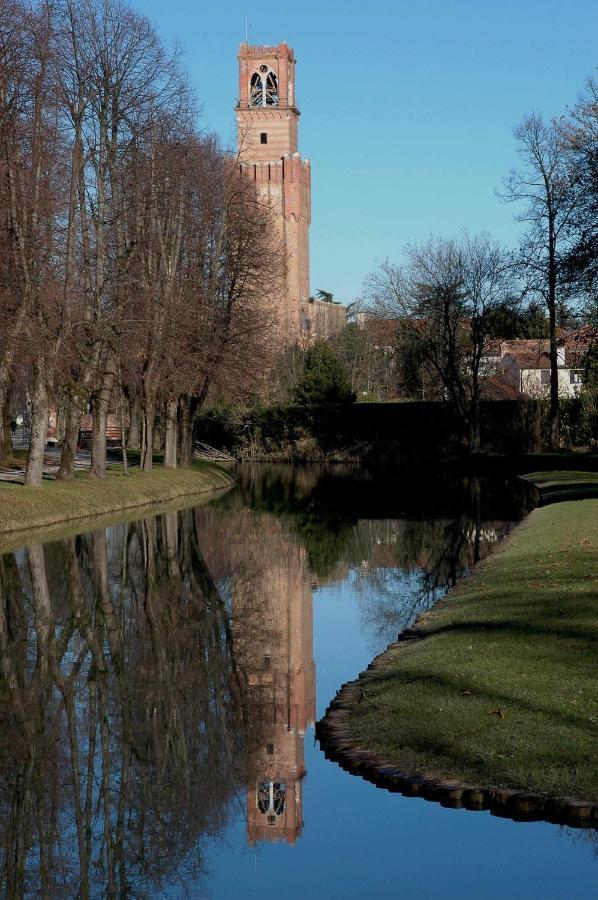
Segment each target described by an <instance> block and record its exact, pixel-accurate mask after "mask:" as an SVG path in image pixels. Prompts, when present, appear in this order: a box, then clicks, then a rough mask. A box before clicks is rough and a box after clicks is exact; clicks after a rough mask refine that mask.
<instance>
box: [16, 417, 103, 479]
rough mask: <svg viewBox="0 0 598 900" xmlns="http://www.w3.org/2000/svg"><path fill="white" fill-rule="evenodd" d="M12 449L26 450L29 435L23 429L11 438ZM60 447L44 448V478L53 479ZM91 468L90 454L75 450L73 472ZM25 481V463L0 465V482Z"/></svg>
mask: <svg viewBox="0 0 598 900" xmlns="http://www.w3.org/2000/svg"><path fill="white" fill-rule="evenodd" d="M12 445H13V448H14V449H15V450H26V449H27V448H28V446H29V434H28V433H26V432H25V430H24V429H23V428H17V433H16V434H15V435H14V437H13V441H12ZM61 452H62V450H61V448H60V447H46V450H45V453H44V478H54V476H55V475H56V473H57V472H58V469H59V467H60V454H61ZM90 466H91V453H90V452H89V450H77V455H76V457H75V471H78V472H85V471H89V468H90ZM24 479H25V461H24V460H23V462H22V463H15V464H12V465H8V464H6V463H0V481H14V482H17V483H21V484H22V483H23V481H24Z"/></svg>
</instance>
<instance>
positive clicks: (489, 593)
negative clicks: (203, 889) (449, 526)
mask: <svg viewBox="0 0 598 900" xmlns="http://www.w3.org/2000/svg"><path fill="white" fill-rule="evenodd" d="M567 474H570V473H558V478H559V480H560V478H561V476H564V475H567ZM550 475H551V476H552V473H550ZM583 477H584V478H585V477H586V473H583ZM539 480H540V479H539V478H538V481H539ZM546 480H550V479H546ZM421 628H422V630H423V631H424V633H425V634H426V637H425V639H424V640H421V641H415V642H413V643H412V644H409V645H406V646H403V647H402V648H401V649H399V650H396V651H394V653H393V662H392V666H391V668H390V669H383V670H380V671H379V672H378V673H377V674H376V677H375V678H374V679H373V680H372V681H369V682H368V687H367V694H368V697H369V699H370V700H371V701H372V702H371V703H361V704H359V705H358V706H357V707H356V708H354V710H353V711H352V713H351V719H350V723H351V728H352V730H353V731H354V733H355V735H356V737H357V738H358V742H359V745H360V746H361V747H367V748H369V749H372V750H375V751H377V752H379V753H380V754H381V755H382V756H383V758H384V759H387V760H389V761H392V762H393V764H395V765H397V766H399V767H400V768H401V769H402V770H403V771H406V772H410V773H413V774H426V775H431V776H442V777H449V778H458V779H460V780H461V781H464V782H466V783H468V784H471V785H483V786H486V787H510V788H518V789H523V790H531V791H535V792H540V793H545V794H549V795H553V796H575V797H578V798H580V799H584V800H596V799H598V500H595V499H584V500H577V501H573V502H563V503H559V504H555V505H551V506H545V507H542V508H540V509H536V510H535V511H534V512H532V513H531V515H530V516H529V517H528V518H527V519H526V520H525V521H524V522H523V523H522V524H521V525H520V526H519V527H518V528H517V529H516V530H515V532H514V533H513V534H512V535H511V537H510V538H509V539H508V540H507V541H506V542H505V544H503V545H502V546H501V547H500V548H498V550H497V552H496V553H495V554H494V555H493V556H491V557H489V558H488V559H486V560H485V561H484V562H483V563H481V564H480V565H479V566H478V567H477V568H476V569H475V571H474V573H473V574H472V575H471V576H470V577H469V578H467V579H465V580H464V581H463V582H461V584H459V585H458V586H457V587H456V588H455V589H454V590H453V591H451V593H450V595H449V596H448V597H447V598H446V599H445V600H443V601H442V602H441V603H439V604H438V605H437V606H436V607H435V608H434V609H433V610H432V611H430V612H429V613H428V614H427V615H426V616H424V618H423V620H422V621H421Z"/></svg>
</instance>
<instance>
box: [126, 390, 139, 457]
mask: <svg viewBox="0 0 598 900" xmlns="http://www.w3.org/2000/svg"><path fill="white" fill-rule="evenodd" d="M139 417H140V404H139V397H133V398H132V399H131V400H130V401H129V436H128V439H127V447H128V448H129V450H139Z"/></svg>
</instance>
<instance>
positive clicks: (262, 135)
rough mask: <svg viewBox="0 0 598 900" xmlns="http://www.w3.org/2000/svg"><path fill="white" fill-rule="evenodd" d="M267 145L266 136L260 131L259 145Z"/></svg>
mask: <svg viewBox="0 0 598 900" xmlns="http://www.w3.org/2000/svg"><path fill="white" fill-rule="evenodd" d="M267 143H268V135H267V134H266V132H265V131H262V133H261V134H260V144H267Z"/></svg>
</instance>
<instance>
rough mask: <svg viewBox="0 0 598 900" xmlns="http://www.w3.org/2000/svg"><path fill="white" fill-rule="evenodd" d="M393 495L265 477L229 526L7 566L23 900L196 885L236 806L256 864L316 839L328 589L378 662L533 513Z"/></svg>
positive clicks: (232, 508)
mask: <svg viewBox="0 0 598 900" xmlns="http://www.w3.org/2000/svg"><path fill="white" fill-rule="evenodd" d="M392 490H393V491H395V494H394V495H393V493H392V491H389V487H388V485H385V488H384V490H381V489H380V487H379V485H378V484H377V483H376V482H375V480H372V479H371V478H370V477H369V476H367V475H365V474H363V473H354V472H351V471H348V472H344V471H342V470H337V471H336V472H334V473H333V474H330V473H329V472H328V471H326V470H317V469H315V468H314V469H302V470H291V469H284V468H278V469H271V470H265V471H262V472H261V473H260V474H259V475H258V476H257V477H256V475H255V473H251V472H249V473H244V475H243V478H242V481H241V484H240V486H239V489H238V490H237V491H236V492H234V493H233V494H230V495H228V496H227V497H225V498H223V500H222V501H221V502H220V503H219V504H218V505H216V506H208V507H198V508H194V509H187V510H183V511H181V512H178V513H174V512H173V513H168V514H165V515H162V516H159V517H154V518H146V519H143V520H141V521H139V522H135V523H132V524H121V525H118V526H116V527H114V528H110V529H108V530H101V531H95V532H90V533H87V534H83V535H79V536H77V537H76V538H69V539H65V540H62V541H57V542H54V543H50V544H46V545H43V546H42V545H39V544H38V545H33V546H30V547H27V548H23V549H20V550H18V551H16V552H14V553H10V554H6V555H4V556H2V557H1V559H0V589H1V594H2V604H0V667H1V668H0V709H1V712H0V724H1V726H2V727H1V737H0V840H1V851H0V852H1V857H2V858H1V865H2V888H3V892H4V893H5V895H6V896H7V897H10V898H13V897H15V898H16V897H22V896H44V897H62V896H64V897H74V896H81V897H84V898H86V897H90V896H94V895H99V894H102V895H103V894H106V895H107V896H110V897H114V896H117V895H119V896H129V895H131V894H134V895H141V896H143V895H151V894H153V893H154V892H156V891H157V890H159V889H162V888H166V887H167V886H168V885H171V884H172V883H174V882H177V883H179V884H180V883H190V882H191V881H196V880H197V879H201V876H202V873H203V871H204V868H205V866H204V859H205V848H206V846H207V844H208V843H209V842H210V841H211V840H212V839H214V838H215V837H216V836H217V835H219V834H221V833H222V832H223V831H224V830H225V829H226V827H227V825H228V823H229V822H230V820H231V817H233V816H234V815H236V813H237V810H238V804H239V803H241V804H242V806H243V808H244V814H245V821H246V837H247V841H248V842H249V844H253V843H256V842H261V841H285V842H288V843H291V844H292V843H294V842H295V841H296V840H297V839H298V838H299V837H300V836H301V833H302V828H303V804H302V791H303V783H302V780H303V777H304V775H305V762H304V738H305V733H306V730H307V729H308V728H309V726H310V725H312V724H313V721H314V718H315V665H314V660H313V643H312V642H313V609H312V603H313V591H314V589H318V588H319V587H321V586H322V585H325V584H328V585H329V584H332V583H334V582H345V581H347V580H348V579H353V580H354V581H355V583H356V585H357V587H358V590H359V595H360V598H361V604H362V613H363V623H364V627H365V628H366V629H367V631H368V634H369V636H370V639H371V642H372V644H373V646H374V647H375V649H379V648H380V646H381V645H383V644H384V643H385V642H387V641H388V640H391V639H393V638H394V637H395V636H396V632H397V630H398V629H400V628H402V627H404V626H405V625H407V624H409V622H410V621H411V620H412V619H413V618H414V616H415V615H416V614H417V612H418V611H420V610H421V609H424V608H426V607H427V606H429V605H430V604H431V603H432V602H434V600H435V599H437V597H439V596H440V595H442V593H444V592H445V591H446V589H447V587H448V586H450V585H451V584H453V583H454V582H455V580H456V579H457V578H458V577H459V576H460V575H461V574H462V572H463V571H465V570H466V569H467V568H468V567H469V566H470V565H471V564H472V563H473V562H475V561H476V560H477V559H479V558H480V556H482V555H484V554H485V553H486V552H488V550H489V549H491V547H492V546H493V544H494V543H495V542H496V541H497V540H498V539H499V538H500V536H501V535H502V534H503V533H504V531H505V530H506V529H507V528H508V527H509V522H510V521H512V520H514V519H516V518H518V512H519V511H520V509H521V507H522V504H523V500H522V499H521V498H519V497H516V496H515V495H514V494H513V492H511V495H510V496H511V505H510V506H509V504H508V503H507V502H506V500H505V497H504V491H501V490H500V489H497V491H496V493H495V499H494V500H493V499H492V490H491V489H486V488H484V487H482V486H480V484H479V483H478V482H470V481H464V482H461V483H459V484H457V485H455V483H451V484H450V485H448V486H446V490H445V492H444V493H443V492H442V491H440V493H438V492H437V493H436V496H435V497H434V496H433V495H432V494H431V495H429V496H428V495H426V496H425V497H421V496H419V497H417V496H416V495H414V494H412V493H410V491H409V489H408V487H407V486H403V487H401V486H400V485H398V486H394V488H393V489H392ZM393 496H394V499H393ZM495 501H496V502H495ZM434 504H435V505H434ZM493 504H494V507H495V508H496V512H495V510H494V509H493ZM390 508H393V509H394V510H395V513H394V516H393V517H389V516H388V511H389V509H390ZM505 513H508V514H507V515H505ZM500 514H502V517H500ZM399 516H400V517H399ZM331 640H333V636H331Z"/></svg>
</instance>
